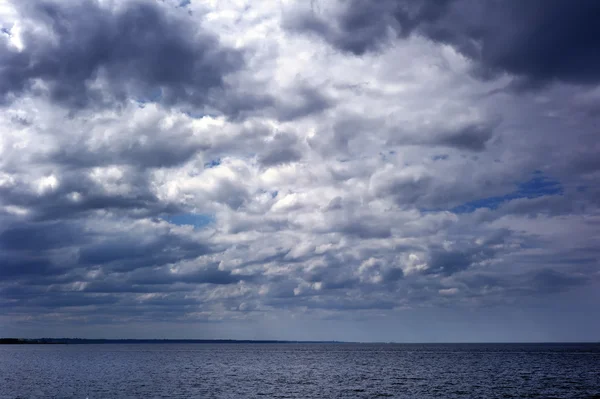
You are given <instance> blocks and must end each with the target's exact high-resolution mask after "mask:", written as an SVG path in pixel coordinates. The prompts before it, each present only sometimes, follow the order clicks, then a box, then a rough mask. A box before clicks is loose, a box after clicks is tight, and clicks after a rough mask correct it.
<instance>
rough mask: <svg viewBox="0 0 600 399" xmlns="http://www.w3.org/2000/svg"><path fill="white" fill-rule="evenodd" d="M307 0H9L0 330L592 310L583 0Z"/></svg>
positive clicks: (286, 329)
mask: <svg viewBox="0 0 600 399" xmlns="http://www.w3.org/2000/svg"><path fill="white" fill-rule="evenodd" d="M313 4H314V11H309V12H308V13H306V12H305V11H306V7H307V6H306V4H305V3H302V2H300V1H298V2H287V3H286V5H285V6H283V7H282V6H281V5H279V4H277V3H276V2H249V1H245V0H244V1H230V0H223V1H219V2H203V3H201V4H200V3H198V2H190V3H186V4H184V5H182V6H181V7H180V2H178V1H167V2H138V1H136V0H132V1H127V2H105V1H84V2H81V3H78V4H74V3H71V2H69V1H52V2H17V1H12V2H9V3H7V6H3V7H4V8H2V7H0V20H1V21H2V22H1V25H2V26H1V27H0V28H1V29H2V31H1V32H2V33H1V35H2V36H1V38H0V41H1V43H0V94H1V97H2V107H3V108H2V109H3V112H0V307H2V312H0V314H1V316H0V326H2V327H1V329H2V331H0V335H1V334H7V335H30V336H39V335H43V334H41V333H39V331H52V333H53V334H54V333H55V334H57V335H73V336H76V335H90V334H96V335H98V334H100V335H111V336H116V335H119V334H122V336H131V337H133V336H138V335H139V334H140V331H151V332H152V333H153V334H154V333H155V331H164V336H165V337H173V338H181V336H180V335H177V334H179V333H180V332H181V334H188V335H189V337H190V338H202V337H204V338H215V337H219V338H222V337H237V338H248V337H257V338H278V339H285V338H290V339H299V338H300V339H303V338H306V339H314V338H317V337H319V338H324V339H359V340H364V341H372V340H380V341H397V340H402V339H412V340H422V339H424V338H423V337H424V336H426V337H429V338H430V339H432V340H439V341H445V340H447V339H448V337H449V335H448V334H449V333H447V332H448V331H452V332H453V333H452V334H454V335H452V336H451V337H460V339H461V340H467V339H472V340H486V339H494V340H495V339H500V338H502V339H506V340H510V339H516V338H515V337H518V338H522V339H539V337H540V336H544V337H551V338H552V337H559V336H560V337H562V339H563V340H565V339H569V340H578V339H583V338H582V337H584V334H583V333H582V332H581V331H595V330H597V328H596V327H597V325H595V324H594V323H595V321H593V320H591V319H590V320H582V319H581V318H577V317H576V316H574V315H578V314H584V313H586V312H591V311H593V309H594V308H593V306H594V305H595V303H596V302H597V300H598V299H600V298H598V295H597V292H600V290H598V284H599V282H600V279H599V278H598V277H599V263H598V259H600V258H599V254H598V250H597V248H598V247H600V246H599V245H598V226H599V223H600V222H599V220H598V207H599V206H600V202H599V201H598V198H600V195H599V191H598V189H597V184H596V181H597V180H598V178H600V169H598V165H599V164H598V162H596V161H595V159H596V158H597V156H596V155H597V152H598V151H599V150H600V148H599V147H598V144H597V141H598V140H597V133H598V132H597V126H598V122H599V118H600V113H598V112H596V111H597V110H596V108H597V107H596V106H595V104H596V103H597V99H598V97H599V96H598V89H597V87H596V86H597V85H596V80H595V74H594V73H593V72H590V71H591V70H588V69H587V67H588V65H594V58H593V55H590V54H591V53H589V52H588V51H587V46H588V45H590V44H593V39H589V41H581V42H580V43H581V46H580V47H577V48H576V47H574V46H570V47H568V48H567V49H564V50H563V51H564V53H565V54H568V55H569V57H565V58H564V59H560V60H559V59H558V58H554V56H555V55H556V54H555V52H554V50H555V49H556V50H559V48H560V46H555V45H554V44H556V43H558V42H561V41H560V40H563V39H564V41H562V42H561V43H565V44H567V43H572V42H573V41H575V40H580V39H581V37H582V36H581V35H580V34H579V33H578V31H576V30H575V25H576V24H571V25H569V24H562V25H560V27H559V28H556V29H541V28H540V27H541V26H545V24H547V21H549V20H551V19H552V18H554V17H552V15H560V16H561V18H563V17H564V18H565V21H566V20H568V19H569V18H573V19H574V20H577V22H578V25H579V27H580V28H582V29H584V28H585V27H586V26H587V24H588V22H587V21H588V18H587V16H580V17H577V16H576V14H577V13H579V12H582V10H583V9H584V8H585V7H588V6H589V7H593V5H592V4H591V3H587V2H582V3H581V4H579V5H577V6H572V7H571V8H570V9H569V10H564V11H561V12H559V11H560V8H562V6H563V5H562V3H560V2H553V1H550V2H548V3H547V5H546V6H545V8H544V10H541V11H540V12H537V13H535V14H536V15H537V17H535V18H534V17H533V15H534V11H533V10H534V8H535V7H537V4H538V3H536V2H535V1H534V2H532V3H528V4H521V3H518V4H517V2H511V1H509V2H506V3H500V2H498V3H496V2H489V3H477V2H471V1H467V0H452V1H416V2H404V1H392V0H385V1H379V2H367V1H359V0H352V1H346V2H341V1H340V2H328V3H325V2H313ZM545 4H546V3H545ZM303 7H304V9H305V11H302V9H303ZM493 7H498V9H497V10H495V11H497V12H490V10H491V8H493ZM488 8H490V9H488ZM6 10H8V11H6ZM590 10H591V8H590ZM554 13H556V14H554ZM511 14H515V15H518V16H519V17H518V18H516V17H514V18H513V17H511V16H510V15H511ZM561 18H558V17H557V19H560V20H561V21H562V19H561ZM509 20H510V22H511V24H508V23H507V22H506V21H509ZM509 25H510V26H512V25H515V26H516V29H510V30H509V29H508V28H507V27H508V26H509ZM554 25H557V26H558V24H554ZM554 25H553V26H554ZM585 29H588V28H585ZM589 32H593V29H592V28H589ZM300 33H302V34H300ZM590 37H591V36H590ZM531 38H535V40H533V39H531ZM559 39H560V40H559ZM548 43H551V44H552V45H549V44H548ZM538 44H539V46H538ZM515 57H516V58H515ZM584 61H586V62H587V61H589V64H587V63H586V64H585V65H583V63H584ZM577 63H580V64H577ZM536 65H537V66H536ZM577 65H579V66H577ZM549 82H554V84H546V83H549ZM515 84H517V86H515ZM519 84H521V85H524V86H518V85H519ZM507 87H508V88H511V87H512V88H514V87H521V88H532V87H535V88H536V90H520V91H518V90H517V91H515V90H507ZM517 313H518V314H519V315H520V316H519V317H522V320H541V321H540V322H539V325H537V324H536V325H535V326H533V325H530V327H525V326H526V325H527V324H526V323H525V324H524V323H523V322H518V320H517V319H516V318H515V317H516V316H514V315H515V314H517ZM557 314H558V315H560V316H559V317H558V316H556V315H557ZM481 315H484V316H485V317H483V316H481ZM543 315H552V317H550V316H548V317H546V318H543V317H542V316H543ZM544 317H545V316H544ZM557 317H558V319H560V321H562V322H564V323H556V321H557ZM542 319H543V320H542ZM497 320H502V321H503V322H502V325H503V326H505V325H506V329H505V330H503V332H502V333H496V332H495V331H494V332H489V331H491V330H489V325H492V324H494V323H496V322H497ZM516 320H517V321H516ZM519 320H521V319H519ZM522 320H521V321H522ZM484 321H485V322H484ZM492 321H494V323H492ZM486 323H487V324H486ZM496 324H498V323H496ZM561 324H569V325H571V324H572V325H574V326H578V328H577V329H572V331H570V332H569V334H570V335H561V334H562V332H561V331H562V330H560V331H559V327H557V326H559V325H561ZM584 327H585V328H584ZM528 328H529V329H528ZM482 331H483V332H482ZM485 331H488V333H486V334H487V335H486V334H484V332H485ZM12 333H14V334H12ZM148 334H150V333H148ZM423 334H427V335H423ZM490 334H491V335H490ZM539 334H544V335H539ZM553 334H554V335H553ZM588 336H589V335H585V337H588ZM490 337H491V338H490ZM536 337H538V338H536Z"/></svg>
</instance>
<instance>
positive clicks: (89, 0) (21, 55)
mask: <svg viewBox="0 0 600 399" xmlns="http://www.w3.org/2000/svg"><path fill="white" fill-rule="evenodd" d="M16 5H17V6H18V9H19V12H20V14H21V16H22V17H25V18H28V19H30V20H31V21H32V23H33V24H35V25H36V27H37V28H39V29H40V30H46V32H45V33H44V34H39V33H33V32H29V31H26V32H24V34H23V38H22V41H23V44H24V49H23V51H18V50H17V49H15V48H13V47H11V46H10V45H9V44H8V41H7V40H6V38H4V39H2V42H1V43H0V60H1V63H2V65H3V68H2V69H1V70H0V96H2V97H3V98H4V100H5V101H9V100H10V99H11V98H13V97H14V96H19V95H20V94H22V93H23V92H26V91H33V92H35V91H36V90H37V89H35V88H34V87H33V83H34V81H35V80H36V79H40V80H42V81H43V82H45V83H46V84H47V85H48V88H49V94H50V97H51V100H52V101H55V102H59V103H62V104H65V105H67V106H68V107H75V108H81V107H86V106H89V105H98V104H103V103H104V104H107V102H111V101H120V100H123V99H124V98H126V97H131V96H133V97H134V98H138V99H142V100H143V99H150V98H152V97H156V96H159V97H160V101H161V102H162V103H165V104H174V103H191V104H194V105H205V104H206V103H207V102H208V101H209V100H208V99H209V98H210V96H211V90H213V89H219V88H222V87H223V84H224V83H223V76H224V75H225V74H227V73H229V72H233V71H235V70H238V69H239V68H241V67H242V66H243V64H244V61H243V57H242V55H241V54H240V53H238V52H236V51H234V50H231V49H227V48H224V47H222V46H221V45H220V44H219V40H218V39H217V37H215V36H214V35H212V34H210V33H208V32H206V31H204V30H203V29H202V27H201V26H198V25H197V24H195V23H194V22H193V21H192V20H191V19H187V18H186V17H185V16H183V15H180V13H179V12H176V11H174V10H167V8H166V6H161V5H159V3H155V2H141V1H137V2H133V3H131V4H126V5H121V6H120V7H118V8H117V9H115V10H111V9H108V8H106V7H104V6H102V5H101V4H100V3H99V2H97V1H94V0H85V1H83V2H77V3H70V2H66V3H55V2H51V1H24V2H17V4H16ZM98 77H100V78H102V79H105V81H106V84H105V85H103V86H102V87H101V88H94V87H92V85H91V84H90V83H91V82H92V81H93V80H95V79H96V78H98ZM107 93H110V94H111V97H105V96H106V95H107Z"/></svg>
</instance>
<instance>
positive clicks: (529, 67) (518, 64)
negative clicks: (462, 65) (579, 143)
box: [286, 0, 600, 87]
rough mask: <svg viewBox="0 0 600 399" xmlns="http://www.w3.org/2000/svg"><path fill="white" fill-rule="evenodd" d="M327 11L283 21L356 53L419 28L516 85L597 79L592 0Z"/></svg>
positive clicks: (483, 72)
mask: <svg viewBox="0 0 600 399" xmlns="http://www.w3.org/2000/svg"><path fill="white" fill-rule="evenodd" d="M337 5H338V9H337V10H336V11H335V14H334V15H333V16H332V17H329V16H321V15H320V14H319V13H318V12H316V11H312V12H306V13H303V14H302V15H294V16H290V17H289V18H288V20H287V21H286V26H287V27H288V28H289V29H292V30H295V31H300V32H310V33H314V34H316V35H318V36H320V37H322V38H323V39H325V40H326V41H327V42H329V43H331V44H332V45H333V46H335V47H337V48H339V49H340V50H343V51H347V52H350V53H353V54H355V55H362V54H365V53H366V52H369V51H377V50H381V49H382V48H383V47H384V46H385V45H387V44H389V40H390V38H391V37H407V36H409V35H412V34H416V35H423V36H425V37H427V38H429V39H431V40H434V41H436V42H439V43H445V44H450V45H452V46H453V47H455V48H456V49H457V50H458V51H460V52H461V53H462V54H464V55H465V56H467V57H469V58H471V59H472V60H473V61H474V62H475V63H476V65H477V74H478V75H479V76H481V77H490V76H494V75H495V74H497V73H499V72H508V73H510V74H513V75H516V76H517V77H519V78H521V79H522V80H521V82H520V83H519V86H521V87H529V86H535V87H537V86H539V85H540V84H543V83H545V82H549V81H554V80H558V81H565V82H572V83H583V84H585V83H595V82H598V80H599V79H600V73H599V72H598V71H600V56H599V55H598V51H597V49H598V47H600V28H599V27H598V24H597V23H596V22H597V21H596V15H598V13H600V5H599V4H598V2H596V1H594V0H583V1H577V2H568V1H564V0H550V1H546V0H533V1H526V2H523V1H519V0H509V1H485V2H478V1H471V0H419V1H405V0H384V1H377V2H374V1H366V0H348V1H339V2H337Z"/></svg>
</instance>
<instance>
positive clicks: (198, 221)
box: [164, 213, 215, 229]
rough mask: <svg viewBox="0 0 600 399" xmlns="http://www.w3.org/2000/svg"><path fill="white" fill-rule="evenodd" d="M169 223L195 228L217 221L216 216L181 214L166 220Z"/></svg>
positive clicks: (168, 217)
mask: <svg viewBox="0 0 600 399" xmlns="http://www.w3.org/2000/svg"><path fill="white" fill-rule="evenodd" d="M164 219H165V220H166V221H167V222H169V223H172V224H176V225H178V226H194V228H197V229H198V228H201V227H205V226H207V225H209V224H211V223H213V222H214V221H215V218H214V216H212V215H208V214H204V213H180V214H177V215H171V216H167V217H165V218H164Z"/></svg>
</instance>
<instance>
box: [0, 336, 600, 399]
mask: <svg viewBox="0 0 600 399" xmlns="http://www.w3.org/2000/svg"><path fill="white" fill-rule="evenodd" d="M375 397H394V398H415V399H418V398H594V397H597V398H598V397H600V345H594V344H469V345H462V344H448V345H445V344H444V345H442V344H438V345H429V344H428V345H421V344H419V345H417V344H414V345H413V344H410V345H408V344H407V345H404V344H402V345H396V344H389V345H379V344H369V345H364V344H104V345H15V346H9V345H5V346H0V398H90V399H92V398H375Z"/></svg>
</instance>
